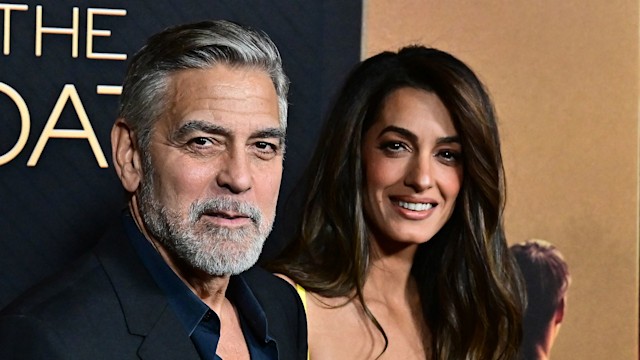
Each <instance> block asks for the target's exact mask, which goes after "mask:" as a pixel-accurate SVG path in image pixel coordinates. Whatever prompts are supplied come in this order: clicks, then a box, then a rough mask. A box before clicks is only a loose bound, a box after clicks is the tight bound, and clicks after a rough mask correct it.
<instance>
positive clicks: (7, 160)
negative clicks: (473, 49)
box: [0, 0, 362, 307]
mask: <svg viewBox="0 0 640 360" xmlns="http://www.w3.org/2000/svg"><path fill="white" fill-rule="evenodd" d="M361 17H362V4H361V2H360V1H354V0H350V1H340V0H330V1H285V0H268V1H267V0H264V1H261V0H226V1H225V0H210V1H202V0H182V1H171V0H153V1H151V0H148V1H147V0H145V1H107V0H89V1H77V0H75V1H73V0H61V1H39V2H37V1H12V2H1V1H0V33H1V34H2V36H1V37H0V41H1V42H2V54H0V124H1V125H0V249H1V250H0V307H3V306H4V305H6V304H7V303H8V302H9V301H10V300H12V299H13V298H15V297H16V296H17V295H18V294H19V293H20V292H22V291H23V290H25V289H27V288H28V287H30V286H32V285H33V284H35V283H36V282H37V281H39V280H41V279H42V278H44V277H46V276H47V275H50V274H52V273H53V272H55V271H56V270H59V269H60V268H61V267H62V266H63V265H64V264H65V263H68V262H69V261H71V260H72V259H73V258H75V257H77V256H78V255H79V254H80V253H82V252H84V251H85V250H87V249H89V248H90V247H91V246H92V245H93V244H94V242H95V241H97V239H98V238H99V235H100V234H101V233H102V232H103V230H104V229H105V227H106V226H107V225H108V224H109V223H110V222H111V221H113V219H114V218H116V217H117V216H119V214H120V210H121V209H122V208H123V207H124V204H125V196H124V192H123V190H122V187H121V185H120V181H119V180H118V179H117V177H116V175H115V171H114V169H113V165H112V162H111V144H110V140H109V133H110V130H111V126H112V124H113V122H114V120H115V117H116V114H117V104H118V94H119V93H120V90H121V88H120V85H121V82H122V79H123V77H124V73H125V70H126V66H127V64H128V60H129V59H130V58H131V57H132V56H133V54H134V53H135V51H137V49H139V48H140V47H141V46H142V45H143V44H144V42H145V40H146V39H147V38H148V37H149V36H150V35H151V34H153V33H155V32H158V31H160V30H162V29H164V28H166V27H168V26H172V25H176V24H180V23H185V22H194V21H200V20H205V19H228V20H233V21H237V22H240V23H243V24H247V25H250V26H252V27H255V28H258V29H261V30H263V31H265V32H266V33H268V34H269V36H270V37H271V38H272V39H273V40H274V42H275V43H276V45H277V46H278V48H279V49H280V52H281V54H282V58H283V61H284V67H285V71H286V72H287V74H288V76H289V77H290V80H291V90H290V96H289V102H290V104H291V105H290V112H289V114H290V115H289V127H288V140H287V148H288V150H287V156H286V159H285V169H286V170H285V173H284V176H283V182H282V190H281V196H280V203H279V206H278V214H277V217H276V218H277V220H276V224H275V228H274V232H273V233H272V236H271V237H270V239H269V240H268V241H267V245H266V248H265V251H264V253H263V256H265V257H269V256H273V255H274V254H275V253H276V252H278V251H279V250H280V249H281V248H282V247H283V246H284V245H285V244H284V240H283V239H284V238H285V237H286V236H287V235H288V234H287V232H288V231H289V229H290V228H291V227H290V226H283V224H287V223H288V219H290V216H289V215H291V214H295V213H296V212H299V211H298V210H296V209H295V206H292V205H289V204H288V203H287V198H288V196H289V194H290V193H291V190H292V189H293V187H294V185H295V183H296V181H297V180H298V178H299V176H300V173H301V172H302V170H303V168H304V166H305V165H306V163H307V161H308V159H309V157H310V153H311V151H312V150H313V147H314V146H315V142H316V133H317V132H318V130H319V128H320V127H321V125H322V122H323V114H324V111H325V109H326V107H327V105H328V104H329V102H330V99H331V97H332V94H333V91H335V89H336V88H337V86H338V84H339V83H340V82H341V80H342V78H343V77H344V76H345V74H346V73H347V72H348V70H349V69H350V68H351V67H352V66H353V65H354V64H355V63H357V62H358V61H359V59H360V39H361V23H362V21H361Z"/></svg>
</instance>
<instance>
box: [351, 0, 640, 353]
mask: <svg viewBox="0 0 640 360" xmlns="http://www.w3.org/2000/svg"><path fill="white" fill-rule="evenodd" d="M364 22H365V24H364V32H363V56H365V57H368V56H370V55H373V54H376V53H378V52H380V51H382V50H387V49H392V50H397V49H398V48H399V47H401V46H404V45H407V44H411V43H422V44H425V45H430V46H434V47H437V48H440V49H443V50H446V51H449V52H451V53H453V54H454V55H456V56H457V57H459V58H460V59H462V60H463V61H465V62H466V63H467V64H469V65H470V66H471V67H472V68H473V69H474V70H475V71H476V72H477V73H478V74H479V76H480V78H481V79H482V80H483V81H484V82H485V84H486V85H487V87H488V88H489V91H490V93H491V94H492V96H493V100H494V102H495V104H496V108H497V112H498V116H499V121H500V128H501V133H502V141H503V154H504V158H505V168H506V172H507V188H508V199H507V209H506V229H507V236H508V238H509V241H510V243H515V242H520V241H524V240H526V239H528V238H542V239H546V240H548V241H551V242H552V243H554V244H556V245H557V246H558V248H559V249H560V250H561V251H562V252H563V254H564V255H565V257H566V258H567V261H568V263H569V267H570V271H571V274H572V277H573V284H572V285H571V288H570V290H569V304H568V306H569V307H568V313H567V315H566V318H565V322H564V324H563V327H562V331H561V332H560V335H559V337H558V340H557V341H556V345H555V346H554V348H553V352H552V355H553V356H552V357H553V359H598V360H600V359H637V358H638V355H637V351H638V350H637V339H638V95H639V93H638V41H639V40H640V39H639V36H638V3H637V1H628V0H625V1H617V2H605V1H593V0H589V1H577V0H574V1H568V0H566V1H549V0H543V1H525V0H522V1H462V0H452V1H451V0H450V1H431V0H430V1H426V0H425V1H417V0H413V1H386V0H369V1H366V0H365V10H364Z"/></svg>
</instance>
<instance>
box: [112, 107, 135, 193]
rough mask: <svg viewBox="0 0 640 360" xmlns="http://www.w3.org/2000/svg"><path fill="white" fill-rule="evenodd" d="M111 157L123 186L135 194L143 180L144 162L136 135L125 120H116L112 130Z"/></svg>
mask: <svg viewBox="0 0 640 360" xmlns="http://www.w3.org/2000/svg"><path fill="white" fill-rule="evenodd" d="M111 155H112V156H113V163H114V167H115V168H116V173H117V174H118V177H119V178H120V181H121V182H122V186H124V188H125V189H126V190H127V191H128V192H130V193H133V192H135V191H136V190H137V189H138V186H139V185H140V181H141V180H142V162H141V159H140V152H139V151H138V148H137V145H136V139H135V136H134V133H133V131H132V129H131V127H130V126H129V124H128V123H127V122H126V120H124V119H118V120H116V122H115V124H113V128H111Z"/></svg>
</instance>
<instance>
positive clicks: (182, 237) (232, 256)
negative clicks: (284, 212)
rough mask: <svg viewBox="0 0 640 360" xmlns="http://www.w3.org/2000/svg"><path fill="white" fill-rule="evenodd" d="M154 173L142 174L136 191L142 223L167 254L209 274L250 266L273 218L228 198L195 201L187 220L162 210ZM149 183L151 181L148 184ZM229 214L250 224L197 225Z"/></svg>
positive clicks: (257, 253) (228, 272)
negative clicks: (212, 215)
mask: <svg viewBox="0 0 640 360" xmlns="http://www.w3.org/2000/svg"><path fill="white" fill-rule="evenodd" d="M153 176H154V175H153V174H152V171H151V173H150V172H149V171H146V172H145V179H143V182H142V184H141V190H140V192H139V197H140V199H139V205H140V213H141V216H142V220H143V221H144V224H145V226H146V228H147V231H148V232H149V233H150V234H151V235H152V236H153V237H154V238H155V239H156V240H158V241H159V242H160V243H161V244H162V245H164V246H165V247H166V248H167V249H168V250H169V251H170V252H172V253H173V254H174V255H177V256H178V257H179V258H180V259H182V260H184V261H186V262H187V263H188V264H189V265H191V266H192V267H193V268H195V269H199V270H202V271H204V272H206V273H207V274H209V275H215V276H221V275H237V274H240V273H241V272H243V271H245V270H247V269H249V268H250V267H251V266H253V265H254V264H255V263H256V262H257V261H258V258H259V257H260V253H261V252H262V246H263V245H264V242H265V240H266V238H267V236H268V235H269V233H270V232H271V227H272V225H273V218H271V219H266V221H265V220H264V219H263V217H262V214H261V212H260V210H259V209H257V208H256V207H255V206H253V205H251V204H249V203H246V202H240V201H237V200H234V199H233V198H231V197H228V196H220V197H216V198H213V199H206V200H197V201H195V202H193V203H192V204H191V206H190V207H189V215H188V218H187V219H186V220H183V219H182V216H181V214H180V213H178V212H176V211H172V210H170V209H167V208H166V207H164V206H163V205H162V204H161V203H160V202H159V201H158V200H157V199H156V198H155V194H154V189H153V188H154V185H153V180H152V179H153ZM149 180H151V181H149ZM214 211H215V212H218V211H231V212H234V213H239V214H244V215H245V216H248V217H249V218H250V219H251V224H249V225H245V226H242V227H239V228H228V227H224V226H219V225H215V224H212V223H209V222H204V221H203V222H200V223H198V222H199V220H200V218H201V217H202V216H203V215H204V214H207V213H211V212H214Z"/></svg>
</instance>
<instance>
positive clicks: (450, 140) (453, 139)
mask: <svg viewBox="0 0 640 360" xmlns="http://www.w3.org/2000/svg"><path fill="white" fill-rule="evenodd" d="M388 132H394V133H397V134H399V135H402V136H403V137H405V138H407V139H408V140H410V141H413V142H417V141H418V136H417V135H416V134H414V133H413V132H411V131H410V130H408V129H405V128H402V127H399V126H395V125H389V126H387V127H385V128H384V129H382V131H380V134H379V135H378V137H380V136H382V135H384V134H386V133H388ZM436 143H437V144H439V145H440V144H454V143H455V144H460V136H458V135H451V136H443V137H440V138H438V139H437V140H436Z"/></svg>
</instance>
